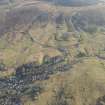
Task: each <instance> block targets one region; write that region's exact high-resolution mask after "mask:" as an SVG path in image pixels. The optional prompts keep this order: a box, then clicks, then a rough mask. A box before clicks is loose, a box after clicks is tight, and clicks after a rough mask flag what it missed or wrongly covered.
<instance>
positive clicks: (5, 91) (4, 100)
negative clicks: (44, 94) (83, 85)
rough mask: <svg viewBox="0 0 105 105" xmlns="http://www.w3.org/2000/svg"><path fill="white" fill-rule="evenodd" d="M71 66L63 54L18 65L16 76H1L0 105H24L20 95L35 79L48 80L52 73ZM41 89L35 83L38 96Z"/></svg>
mask: <svg viewBox="0 0 105 105" xmlns="http://www.w3.org/2000/svg"><path fill="white" fill-rule="evenodd" d="M69 68H70V65H69V64H68V63H67V61H66V60H65V58H63V57H62V56H55V57H51V58H50V57H47V58H45V59H44V62H43V64H40V65H38V64H36V63H34V62H33V63H29V64H24V65H22V66H20V67H18V68H17V69H16V74H15V75H14V76H11V77H8V78H0V105H23V104H22V103H21V101H20V99H19V97H20V96H23V95H25V94H26V93H27V92H26V93H25V91H27V90H28V89H31V88H32V86H30V85H32V84H33V81H36V80H46V79H48V78H49V76H50V75H52V74H54V73H56V72H59V71H60V72H63V71H66V70H68V69H69ZM40 91H41V87H40V86H37V85H36V84H35V86H34V93H35V95H36V97H37V95H38V94H37V93H40ZM13 97H14V98H13Z"/></svg>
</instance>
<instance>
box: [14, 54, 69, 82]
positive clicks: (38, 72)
mask: <svg viewBox="0 0 105 105" xmlns="http://www.w3.org/2000/svg"><path fill="white" fill-rule="evenodd" d="M69 68H70V64H68V63H67V61H66V60H65V58H64V57H62V56H55V57H51V58H47V59H45V61H44V63H43V64H41V65H36V64H28V65H27V64H26V65H22V66H21V67H19V68H17V69H16V76H17V77H18V78H22V79H25V80H28V81H29V80H30V81H35V80H46V79H48V78H49V76H50V75H51V74H54V73H55V72H59V71H61V72H63V71H66V70H68V69H69Z"/></svg>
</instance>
